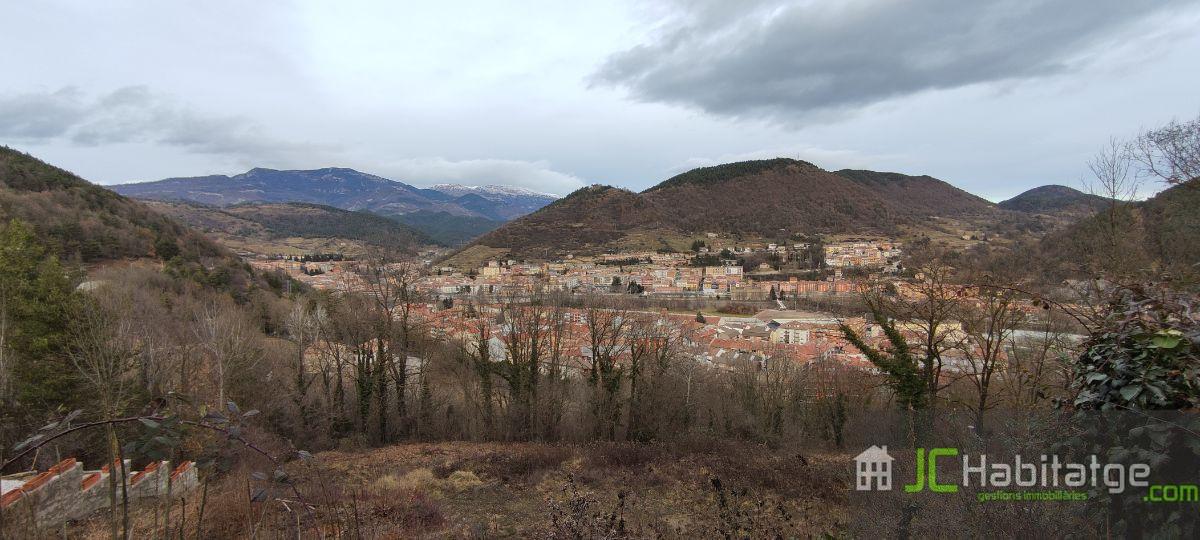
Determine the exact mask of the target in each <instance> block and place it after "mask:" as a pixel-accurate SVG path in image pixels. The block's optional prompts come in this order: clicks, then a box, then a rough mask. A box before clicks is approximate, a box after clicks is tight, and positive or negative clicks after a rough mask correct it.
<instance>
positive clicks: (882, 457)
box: [854, 445, 893, 491]
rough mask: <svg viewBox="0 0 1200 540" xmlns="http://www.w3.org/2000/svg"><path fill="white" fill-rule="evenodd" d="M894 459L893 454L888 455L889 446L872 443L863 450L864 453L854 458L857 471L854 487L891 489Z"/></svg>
mask: <svg viewBox="0 0 1200 540" xmlns="http://www.w3.org/2000/svg"><path fill="white" fill-rule="evenodd" d="M892 461H893V459H892V456H889V455H888V452H887V446H875V445H871V447H870V448H868V449H866V450H863V453H861V454H859V455H858V456H855V458H854V467H855V469H856V471H857V474H856V475H855V476H856V482H855V485H854V489H856V490H858V491H871V490H876V491H891V490H892ZM872 483H873V484H874V486H872Z"/></svg>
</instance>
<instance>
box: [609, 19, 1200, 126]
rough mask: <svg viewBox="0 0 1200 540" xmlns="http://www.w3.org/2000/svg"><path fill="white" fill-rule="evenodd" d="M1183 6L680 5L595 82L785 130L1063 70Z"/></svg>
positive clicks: (641, 97) (616, 57) (611, 62)
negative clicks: (867, 108) (932, 94)
mask: <svg viewBox="0 0 1200 540" xmlns="http://www.w3.org/2000/svg"><path fill="white" fill-rule="evenodd" d="M1189 3H1191V4H1192V5H1193V6H1194V3H1192V2H1188V1H1187V0H1161V1H1157V2H1130V1H1128V0H1094V1H1091V2H1073V1H1066V0H1060V1H1055V0H1040V1H1039V0H1000V1H995V2H972V1H963V0H913V1H909V2H893V1H886V0H884V1H871V2H862V1H860V2H853V3H829V4H819V5H818V4H816V3H804V4H797V3H794V2H787V1H780V0H770V1H757V2H752V3H742V2H728V3H726V2H712V1H701V2H686V3H680V4H678V5H676V10H677V15H678V16H677V17H675V18H674V19H672V20H671V21H669V22H667V23H666V24H665V27H664V28H663V30H662V31H661V32H660V33H659V35H658V36H657V37H656V38H655V39H654V40H652V42H650V43H646V44H642V45H639V46H637V47H634V48H632V49H629V50H626V51H623V52H619V53H617V54H614V55H612V56H611V57H609V58H608V60H607V61H606V62H604V63H603V64H602V65H601V66H600V68H599V69H598V70H597V71H596V72H595V73H594V74H593V76H592V82H593V83H594V84H602V85H613V86H618V87H625V88H627V89H629V90H630V92H631V94H632V96H633V97H634V98H636V99H639V100H643V101H657V102H666V103H675V104H682V105H686V106H692V107H697V108H700V109H702V110H705V111H707V112H710V113H715V114H720V115H728V116H738V117H741V116H747V117H769V118H773V119H775V120H779V121H783V122H785V123H791V122H794V121H797V120H799V119H802V118H809V119H811V118H813V115H814V114H829V113H831V112H833V113H836V112H838V111H842V110H845V109H849V108H852V107H856V106H862V105H867V104H871V103H875V102H879V101H883V100H887V99H889V98H894V97H899V96H904V95H909V94H914V93H917V92H921V91H924V90H932V89H945V88H956V87H961V86H967V85H972V84H977V83H988V82H999V81H1006V80H1023V79H1030V78H1036V77H1040V76H1046V75H1052V74H1059V73H1064V72H1067V71H1070V70H1072V69H1074V68H1075V67H1077V66H1078V65H1079V63H1080V62H1082V60H1081V58H1082V57H1083V56H1084V55H1085V54H1086V53H1087V52H1089V51H1090V50H1092V49H1093V48H1094V47H1096V46H1097V45H1100V44H1108V43H1113V42H1116V41H1118V40H1120V39H1122V32H1124V31H1126V30H1128V29H1129V28H1130V27H1131V26H1132V25H1134V24H1136V23H1137V22H1139V21H1144V20H1145V19H1146V18H1148V17H1150V16H1152V15H1154V14H1161V13H1162V12H1164V10H1170V9H1173V8H1175V7H1177V6H1180V5H1183V4H1189ZM731 5H735V6H737V9H733V8H731Z"/></svg>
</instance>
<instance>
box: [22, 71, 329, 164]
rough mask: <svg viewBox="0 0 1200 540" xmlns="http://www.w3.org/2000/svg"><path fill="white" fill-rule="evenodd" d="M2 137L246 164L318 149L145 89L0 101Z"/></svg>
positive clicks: (71, 92) (74, 92)
mask: <svg viewBox="0 0 1200 540" xmlns="http://www.w3.org/2000/svg"><path fill="white" fill-rule="evenodd" d="M0 137H3V138H5V139H12V140H15V141H21V142H33V143H46V142H52V141H56V140H63V141H67V142H69V143H72V144H76V145H79V146H101V145H108V144H118V143H142V142H145V143H157V144H164V145H168V146H175V147H180V148H182V149H184V150H186V151H188V152H193V153H200V154H219V155H226V156H232V157H236V158H239V159H243V160H250V161H255V162H257V163H262V162H263V161H268V162H270V161H285V162H286V161H288V160H289V159H291V158H292V157H295V156H302V155H304V154H306V153H308V152H311V151H312V150H314V149H317V148H316V147H314V146H312V145H305V144H297V143H291V142H285V141H281V140H278V139H275V138H273V137H271V136H269V135H267V134H265V133H263V132H262V129H261V128H259V127H258V126H257V125H255V124H253V123H252V122H250V121H248V120H246V119H244V118H241V117H236V116H219V115H213V116H208V115H204V114H201V113H199V112H197V111H194V110H192V109H189V108H188V107H185V106H183V105H181V104H179V103H177V102H175V101H174V100H172V99H170V98H169V97H166V96H162V95H159V94H156V93H154V92H152V91H151V90H150V89H149V88H147V87H145V86H126V87H122V88H118V89H116V90H114V91H112V92H110V93H108V94H104V95H101V96H98V97H94V98H93V97H90V96H88V95H86V94H85V93H84V92H82V91H80V90H79V89H78V88H75V87H65V88H62V89H60V90H57V91H54V92H44V93H25V94H17V95H10V96H0Z"/></svg>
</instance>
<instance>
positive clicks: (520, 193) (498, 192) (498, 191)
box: [430, 184, 558, 199]
mask: <svg viewBox="0 0 1200 540" xmlns="http://www.w3.org/2000/svg"><path fill="white" fill-rule="evenodd" d="M430 189H433V190H435V191H440V192H442V193H445V194H447V195H454V196H456V197H458V196H462V195H467V194H470V193H474V194H476V195H479V196H481V197H484V198H487V196H488V195H491V196H493V197H495V196H509V197H548V198H551V199H557V198H558V195H554V194H552V193H542V192H539V191H534V190H532V189H528V188H523V187H517V186H502V185H498V184H488V185H483V186H467V185H463V184H437V185H434V186H432V187H430Z"/></svg>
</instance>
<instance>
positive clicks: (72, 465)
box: [0, 458, 199, 527]
mask: <svg viewBox="0 0 1200 540" xmlns="http://www.w3.org/2000/svg"><path fill="white" fill-rule="evenodd" d="M114 465H115V464H114ZM124 465H125V467H124V468H125V471H126V474H125V477H126V482H125V492H126V494H127V496H128V497H129V500H130V501H136V500H140V499H147V498H159V497H170V496H179V495H183V494H184V493H187V492H188V491H191V490H192V489H195V488H196V486H197V485H198V483H199V480H198V477H197V475H196V466H195V464H194V463H192V462H191V461H185V462H183V463H181V464H180V465H179V466H178V467H175V468H174V469H172V468H171V464H170V462H167V461H162V462H152V463H150V464H149V465H147V466H146V468H144V469H142V470H141V471H133V470H130V467H129V460H126V461H125V463H124ZM116 472H117V474H118V475H119V474H120V470H117V471H116ZM112 473H113V471H112V467H109V466H107V465H106V466H104V467H101V468H100V469H99V470H84V469H83V464H82V463H79V462H77V461H76V460H75V459H74V458H68V459H65V460H63V461H61V462H59V463H58V464H57V465H55V466H53V467H51V468H50V469H48V470H46V471H45V472H42V473H24V474H19V475H11V476H5V477H4V480H5V485H13V484H19V487H16V488H15V489H10V490H8V491H6V492H5V493H4V494H3V495H0V519H2V520H3V521H0V523H5V524H6V525H7V524H11V523H14V522H32V523H35V524H36V525H37V526H38V527H53V526H56V525H59V524H62V523H63V522H66V521H72V520H79V519H83V518H86V517H87V516H89V515H91V514H92V513H94V512H96V511H97V510H100V509H103V508H108V506H109V475H110V474H112ZM6 489H7V488H6ZM117 500H118V501H120V500H121V486H119V485H118V486H117Z"/></svg>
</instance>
